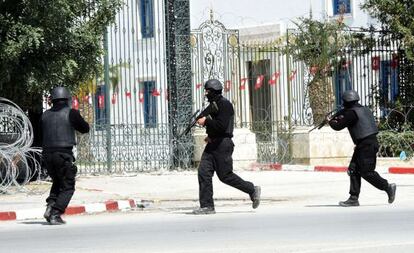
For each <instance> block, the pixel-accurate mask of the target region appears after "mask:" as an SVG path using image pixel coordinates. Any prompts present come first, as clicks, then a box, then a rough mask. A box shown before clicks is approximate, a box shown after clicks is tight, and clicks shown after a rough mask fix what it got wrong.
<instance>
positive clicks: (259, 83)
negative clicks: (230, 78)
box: [254, 75, 264, 90]
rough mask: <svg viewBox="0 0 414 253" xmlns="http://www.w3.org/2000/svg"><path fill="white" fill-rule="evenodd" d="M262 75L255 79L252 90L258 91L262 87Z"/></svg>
mask: <svg viewBox="0 0 414 253" xmlns="http://www.w3.org/2000/svg"><path fill="white" fill-rule="evenodd" d="M263 79H264V75H258V76H257V78H256V84H255V85H254V89H255V90H257V89H260V88H261V87H262V85H263Z"/></svg>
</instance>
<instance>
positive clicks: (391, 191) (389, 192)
mask: <svg viewBox="0 0 414 253" xmlns="http://www.w3.org/2000/svg"><path fill="white" fill-rule="evenodd" d="M396 190H397V185H396V184H389V185H388V188H387V190H386V192H387V195H388V203H390V204H391V203H392V202H394V200H395V191H396Z"/></svg>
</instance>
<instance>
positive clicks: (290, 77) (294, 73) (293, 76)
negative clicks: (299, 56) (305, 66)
mask: <svg viewBox="0 0 414 253" xmlns="http://www.w3.org/2000/svg"><path fill="white" fill-rule="evenodd" d="M295 76H296V69H295V70H294V71H292V72H290V75H289V81H292V80H293V79H295Z"/></svg>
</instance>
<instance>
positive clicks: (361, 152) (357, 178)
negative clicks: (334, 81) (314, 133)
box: [327, 90, 397, 206]
mask: <svg viewBox="0 0 414 253" xmlns="http://www.w3.org/2000/svg"><path fill="white" fill-rule="evenodd" d="M342 100H343V106H344V108H343V109H342V110H340V111H339V112H338V113H336V114H335V115H334V116H333V118H332V119H330V118H328V119H327V120H329V125H330V126H331V127H332V128H333V129H334V130H337V131H339V130H341V129H344V128H345V127H347V128H348V130H349V133H350V135H351V138H352V141H353V142H354V144H355V149H354V153H353V155H352V159H351V162H350V164H349V167H348V175H349V177H350V184H351V185H350V190H349V194H350V197H349V198H348V200H346V201H341V202H339V205H340V206H359V201H358V198H359V193H360V189H361V177H362V178H363V179H365V180H366V181H368V182H369V183H370V184H372V185H373V186H375V187H376V188H378V189H379V190H383V191H385V192H386V193H387V195H388V203H390V204H391V203H392V202H394V199H395V191H396V188H397V186H396V185H395V184H389V183H388V181H387V180H385V179H384V178H382V177H381V176H380V175H379V174H378V173H377V172H376V171H375V166H376V162H377V152H378V147H379V145H378V139H377V133H378V128H377V125H376V123H375V119H374V115H373V114H372V112H371V110H370V109H369V108H367V107H365V106H362V105H360V104H359V103H358V101H359V95H358V93H357V92H356V91H354V90H348V91H345V92H344V93H343V96H342Z"/></svg>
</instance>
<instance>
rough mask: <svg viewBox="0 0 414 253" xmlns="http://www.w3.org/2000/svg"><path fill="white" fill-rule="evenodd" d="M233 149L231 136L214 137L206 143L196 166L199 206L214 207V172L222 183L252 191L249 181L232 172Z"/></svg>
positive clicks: (249, 192)
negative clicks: (197, 166)
mask: <svg viewBox="0 0 414 253" xmlns="http://www.w3.org/2000/svg"><path fill="white" fill-rule="evenodd" d="M233 150H234V143H233V141H232V140H231V138H223V139H215V140H214V141H213V142H211V143H208V144H207V145H206V147H205V149H204V152H203V154H202V156H201V162H200V166H199V168H198V184H199V194H200V196H199V197H200V207H214V201H213V182H212V178H213V175H214V172H216V173H217V176H218V178H219V179H220V181H222V182H223V183H225V184H227V185H230V186H232V187H235V188H237V189H239V190H240V191H243V192H245V193H247V194H252V193H254V185H253V184H252V183H251V182H248V181H244V180H243V179H242V178H240V177H239V176H238V175H236V174H235V173H233V158H232V154H233Z"/></svg>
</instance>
